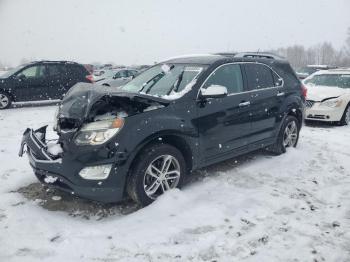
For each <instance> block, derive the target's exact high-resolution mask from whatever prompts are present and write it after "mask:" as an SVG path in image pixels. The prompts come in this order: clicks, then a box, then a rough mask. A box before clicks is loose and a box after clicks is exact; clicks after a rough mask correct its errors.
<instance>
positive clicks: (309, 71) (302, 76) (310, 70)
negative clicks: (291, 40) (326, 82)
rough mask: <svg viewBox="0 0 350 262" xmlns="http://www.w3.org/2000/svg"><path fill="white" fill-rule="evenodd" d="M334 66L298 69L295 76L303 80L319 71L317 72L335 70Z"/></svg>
mask: <svg viewBox="0 0 350 262" xmlns="http://www.w3.org/2000/svg"><path fill="white" fill-rule="evenodd" d="M335 68H337V67H336V66H329V65H308V66H305V67H300V68H298V69H297V70H296V73H297V76H298V77H299V79H305V78H307V77H308V76H309V75H312V74H313V73H315V72H317V71H319V70H328V69H335Z"/></svg>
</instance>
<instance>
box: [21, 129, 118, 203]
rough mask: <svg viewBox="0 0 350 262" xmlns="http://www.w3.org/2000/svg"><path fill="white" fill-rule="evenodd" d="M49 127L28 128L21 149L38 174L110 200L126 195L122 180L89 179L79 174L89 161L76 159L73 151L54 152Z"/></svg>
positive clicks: (72, 190)
mask: <svg viewBox="0 0 350 262" xmlns="http://www.w3.org/2000/svg"><path fill="white" fill-rule="evenodd" d="M46 128H47V126H43V127H41V128H39V129H37V130H33V129H29V128H27V129H26V130H25V131H24V133H23V138H22V142H21V146H20V150H19V156H23V155H24V153H27V155H28V158H29V162H30V165H31V167H32V168H33V170H34V173H35V176H36V177H37V178H38V180H39V181H40V182H41V183H43V184H46V185H48V186H51V187H55V188H59V189H60V190H62V191H66V192H68V193H71V194H74V195H77V196H81V197H84V198H88V199H91V200H96V201H99V202H105V203H110V202H117V201H120V200H122V199H123V188H122V187H118V183H108V182H107V180H106V181H104V182H103V183H101V182H100V181H98V180H96V181H88V180H85V179H83V178H81V177H80V176H79V171H80V170H82V169H83V168H84V167H85V166H87V165H86V164H84V163H81V162H80V161H76V160H74V159H73V158H72V157H71V156H70V155H68V156H66V157H64V153H63V154H62V155H52V154H50V152H48V147H47V144H46ZM113 177H115V176H113ZM111 185H113V187H111ZM116 185H117V186H116Z"/></svg>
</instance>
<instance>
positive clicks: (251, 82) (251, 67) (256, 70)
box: [244, 64, 278, 90]
mask: <svg viewBox="0 0 350 262" xmlns="http://www.w3.org/2000/svg"><path fill="white" fill-rule="evenodd" d="M244 67H245V72H246V74H247V78H248V87H249V89H251V90H254V89H262V88H268V87H274V86H275V82H276V80H277V79H278V77H277V76H276V78H277V79H274V77H273V72H272V70H271V69H270V68H269V67H267V66H265V65H262V64H245V65H244Z"/></svg>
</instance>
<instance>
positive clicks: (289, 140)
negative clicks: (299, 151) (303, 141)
mask: <svg viewBox="0 0 350 262" xmlns="http://www.w3.org/2000/svg"><path fill="white" fill-rule="evenodd" d="M297 139H298V126H297V124H296V122H295V121H291V122H289V123H288V124H287V126H286V128H285V130H284V134H283V145H284V147H294V146H295V145H296V143H297Z"/></svg>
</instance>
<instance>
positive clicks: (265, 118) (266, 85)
mask: <svg viewBox="0 0 350 262" xmlns="http://www.w3.org/2000/svg"><path fill="white" fill-rule="evenodd" d="M244 71H245V75H246V79H247V86H248V88H249V90H251V92H250V93H251V98H250V110H251V123H252V126H251V133H252V135H251V138H250V139H251V143H256V142H259V141H262V140H264V139H268V138H271V137H273V136H274V135H275V131H276V128H277V126H278V125H277V123H278V121H279V120H278V119H279V112H280V108H281V106H282V103H283V101H284V99H285V93H284V89H283V86H282V84H283V81H282V79H280V77H279V76H278V75H277V74H276V73H275V72H274V71H273V70H271V68H270V67H268V66H266V65H264V64H259V63H245V64H244Z"/></svg>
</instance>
